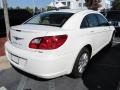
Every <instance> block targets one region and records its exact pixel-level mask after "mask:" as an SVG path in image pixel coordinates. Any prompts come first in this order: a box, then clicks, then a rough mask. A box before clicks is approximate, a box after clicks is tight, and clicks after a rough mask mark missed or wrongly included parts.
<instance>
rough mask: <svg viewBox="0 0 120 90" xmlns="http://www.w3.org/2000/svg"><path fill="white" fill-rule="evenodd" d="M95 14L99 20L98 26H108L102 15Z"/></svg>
mask: <svg viewBox="0 0 120 90" xmlns="http://www.w3.org/2000/svg"><path fill="white" fill-rule="evenodd" d="M96 16H97V18H98V21H99V26H109V23H108V21H107V20H106V19H105V18H104V17H103V16H102V15H99V14H96Z"/></svg>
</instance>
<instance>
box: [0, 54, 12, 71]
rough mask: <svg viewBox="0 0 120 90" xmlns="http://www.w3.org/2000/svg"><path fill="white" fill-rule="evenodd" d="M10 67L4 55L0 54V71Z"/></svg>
mask: <svg viewBox="0 0 120 90" xmlns="http://www.w3.org/2000/svg"><path fill="white" fill-rule="evenodd" d="M9 68H11V65H10V63H9V61H8V60H7V57H6V56H0V71H2V70H5V69H9Z"/></svg>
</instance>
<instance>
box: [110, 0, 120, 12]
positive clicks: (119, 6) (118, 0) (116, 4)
mask: <svg viewBox="0 0 120 90" xmlns="http://www.w3.org/2000/svg"><path fill="white" fill-rule="evenodd" d="M112 6H113V7H112V10H120V0H114V1H113V3H112Z"/></svg>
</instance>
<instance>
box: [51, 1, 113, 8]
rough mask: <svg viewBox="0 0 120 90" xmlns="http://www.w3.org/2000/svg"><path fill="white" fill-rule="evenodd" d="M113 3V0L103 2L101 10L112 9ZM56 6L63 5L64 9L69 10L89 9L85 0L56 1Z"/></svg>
mask: <svg viewBox="0 0 120 90" xmlns="http://www.w3.org/2000/svg"><path fill="white" fill-rule="evenodd" d="M111 2H112V0H102V2H101V4H102V7H101V8H100V10H101V9H110V8H111ZM53 3H54V6H56V7H57V4H58V3H62V4H63V5H64V6H63V5H61V6H63V7H67V8H69V9H87V7H86V6H85V0H54V2H53Z"/></svg>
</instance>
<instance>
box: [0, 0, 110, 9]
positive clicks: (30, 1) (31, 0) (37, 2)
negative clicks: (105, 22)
mask: <svg viewBox="0 0 120 90" xmlns="http://www.w3.org/2000/svg"><path fill="white" fill-rule="evenodd" d="M1 1H2V0H0V7H1ZM51 1H53V0H8V6H9V7H17V6H19V7H22V8H25V7H27V6H29V7H35V6H37V7H39V8H40V7H45V6H47V5H48V4H49V3H50V2H51ZM106 1H108V0H106Z"/></svg>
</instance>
